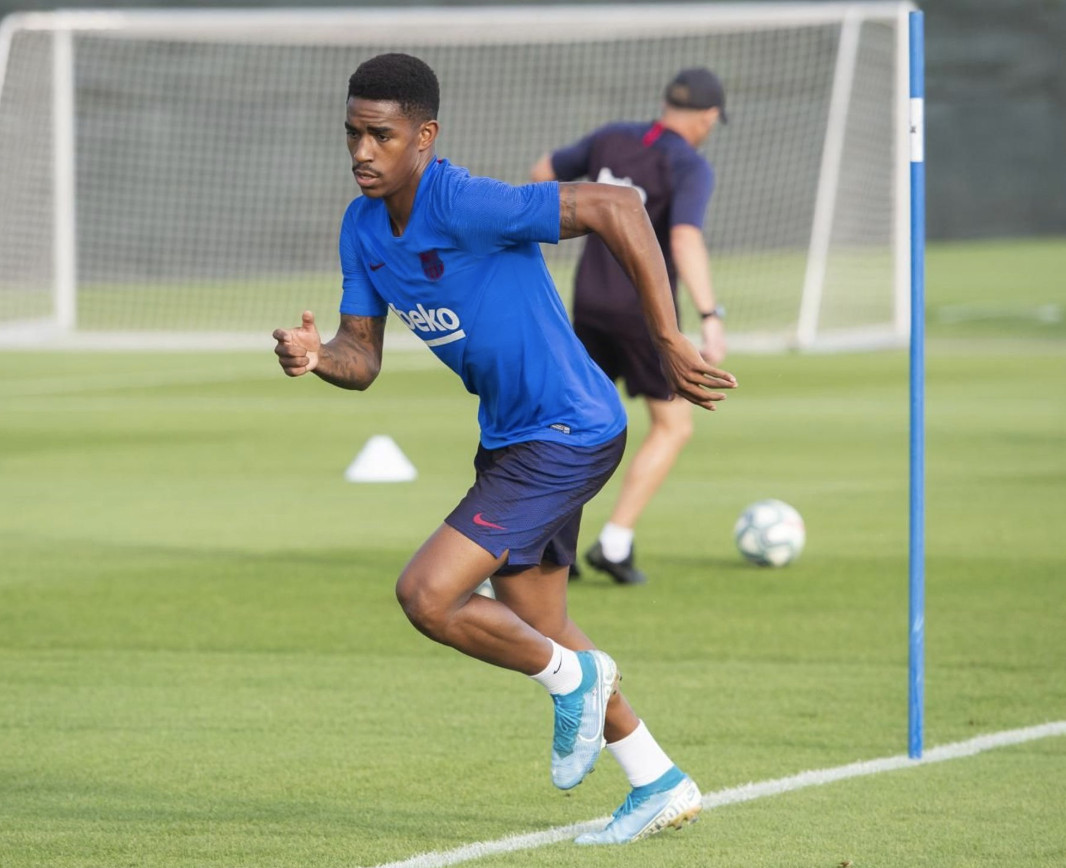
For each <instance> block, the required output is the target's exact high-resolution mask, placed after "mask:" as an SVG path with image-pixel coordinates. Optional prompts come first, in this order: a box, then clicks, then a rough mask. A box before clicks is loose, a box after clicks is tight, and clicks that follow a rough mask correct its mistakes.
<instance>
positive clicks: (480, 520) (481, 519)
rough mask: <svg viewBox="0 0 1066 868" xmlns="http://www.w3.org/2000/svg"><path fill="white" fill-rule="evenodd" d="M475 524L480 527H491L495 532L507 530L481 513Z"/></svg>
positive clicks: (475, 518)
mask: <svg viewBox="0 0 1066 868" xmlns="http://www.w3.org/2000/svg"><path fill="white" fill-rule="evenodd" d="M474 524H476V525H480V526H481V527H491V528H492V529H493V530H507V528H505V527H504V526H503V525H501V524H496V523H495V522H492V521H489V520H488V519H487V518H485V517H484V516H483V515H482V514H481V513H480V512H479V513H478V514H477V515H475V516H474Z"/></svg>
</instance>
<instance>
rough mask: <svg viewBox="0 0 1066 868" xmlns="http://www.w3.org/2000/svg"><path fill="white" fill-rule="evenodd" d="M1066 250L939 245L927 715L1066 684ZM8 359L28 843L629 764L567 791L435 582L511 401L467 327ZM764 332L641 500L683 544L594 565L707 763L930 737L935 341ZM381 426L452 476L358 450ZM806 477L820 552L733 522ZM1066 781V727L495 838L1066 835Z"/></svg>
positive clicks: (544, 814)
mask: <svg viewBox="0 0 1066 868" xmlns="http://www.w3.org/2000/svg"><path fill="white" fill-rule="evenodd" d="M1064 274H1066V244H1064V243H1063V242H1024V243H1021V242H1019V243H1003V244H981V245H978V244H963V245H944V246H936V247H933V248H932V249H931V250H930V258H929V267H928V278H929V280H928V295H929V338H930V340H929V358H928V380H927V402H928V407H927V432H928V453H927V495H928V498H927V530H928V541H927V627H926V643H927V647H926V667H927V671H926V720H925V724H926V729H925V744H926V747H927V748H932V747H935V746H937V745H942V744H947V743H952V742H956V741H960V740H964V739H968V738H971V737H973V736H976V735H981V734H988V733H996V732H1000V731H1003V730H1007V729H1013V728H1018V727H1025V726H1031V725H1036V724H1042V723H1046V722H1052V721H1061V720H1064V719H1066V587H1064V575H1066V554H1064V551H1063V546H1062V541H1061V540H1060V539H1059V534H1060V533H1063V528H1066V387H1064V384H1066V324H1064V322H1063V319H1062V311H1063V305H1064V304H1066V286H1064V284H1063V275H1064ZM297 305H298V302H297ZM1056 311H1057V312H1058V313H1057V314H1056ZM1056 316H1057V317H1058V318H1056ZM0 365H2V366H3V371H4V376H3V378H2V379H0V491H2V493H3V497H2V499H0V552H2V561H0V564H2V565H0V866H2V868H28V866H48V868H75V866H77V868H89V866H93V868H119V866H153V868H156V866H159V868H171V866H190V868H191V866H219V868H222V866H225V868H234V866H242V868H243V866H248V868H274V866H279V868H280V866H286V868H292V866H301V868H302V866H316V868H317V866H331V868H333V866H337V868H340V866H345V868H355V866H371V865H379V864H381V863H385V862H389V861H391V860H403V859H407V858H408V857H411V856H414V855H415V854H418V853H423V852H427V851H442V850H447V849H451V848H455V847H459V846H462V845H464V844H470V843H473V842H477V841H485V840H495V839H498V838H501V837H505V836H508V835H514V834H522V833H529V832H538V831H543V830H547V829H550V828H552V827H556V826H562V825H568V824H571V823H577V822H582V821H587V820H591V819H594V818H597V817H602V816H604V815H606V814H608V813H609V812H610V811H611V810H612V809H613V808H614V807H616V805H617V804H618V802H619V801H620V800H621V798H622V797H623V796H624V793H625V789H626V786H625V782H624V779H623V777H622V775H621V774H620V772H619V771H618V769H617V767H616V766H615V765H614V764H613V762H612V761H611V760H610V758H609V757H607V756H605V757H604V758H603V760H602V761H601V764H600V766H599V769H598V771H597V773H596V774H594V775H593V776H592V777H591V778H590V779H589V780H588V781H587V782H586V783H584V784H583V785H582V786H581V787H579V788H578V789H577V790H575V791H574V792H573V793H572V794H571V795H564V794H561V793H560V792H558V791H556V790H554V789H553V787H552V786H551V783H550V780H549V776H548V751H549V741H550V730H551V704H550V702H549V701H548V700H547V698H546V697H545V696H544V694H543V692H542V690H541V689H540V688H539V687H537V686H536V685H534V684H533V683H532V682H530V681H529V680H527V679H525V678H523V677H521V676H517V675H513V674H511V673H508V672H504V671H501V670H494V669H492V668H490V667H487V666H485V665H483V664H479V663H476V662H473V661H470V660H468V659H465V658H463V657H461V656H460V655H459V654H457V653H455V652H454V651H451V650H449V649H446V648H443V647H440V646H437V645H433V644H432V643H430V642H429V641H428V640H426V639H424V638H423V637H422V636H421V635H420V634H418V633H417V632H416V631H415V630H414V629H413V628H412V627H410V626H409V625H408V623H407V622H406V620H405V618H404V616H403V614H402V613H401V612H400V610H399V608H398V606H397V605H396V603H395V600H394V597H393V591H392V586H393V581H394V579H395V576H396V575H397V574H398V572H399V570H400V569H401V568H402V567H403V565H404V563H405V561H406V559H407V558H408V557H409V555H410V554H411V552H412V551H413V550H414V549H415V547H417V545H418V544H419V543H420V542H421V541H422V540H423V538H424V537H425V536H426V535H427V534H428V533H430V532H431V531H432V530H433V529H434V528H435V527H436V526H437V525H438V524H439V522H440V520H441V518H442V517H443V516H444V515H445V514H446V513H447V512H448V511H449V510H450V508H451V507H452V506H453V505H454V503H455V501H456V500H457V499H458V497H459V496H460V495H461V494H462V493H463V492H464V491H465V490H466V487H467V486H468V484H469V482H470V479H471V468H470V461H471V458H472V456H473V451H474V446H475V441H476V436H477V432H476V424H475V402H474V399H473V398H471V397H470V396H469V395H467V394H466V393H465V392H464V391H463V390H462V387H461V385H460V384H459V383H458V382H457V381H456V380H455V378H454V377H453V376H452V375H451V374H450V373H449V372H447V371H445V370H444V369H443V368H441V367H439V366H437V365H436V364H435V363H434V362H433V361H432V359H431V358H430V357H429V354H428V353H423V352H417V353H394V354H392V355H390V356H388V357H387V358H386V363H385V372H384V373H383V374H382V376H381V378H380V380H379V382H378V383H377V384H375V386H374V387H373V388H372V389H370V390H369V391H368V392H366V393H365V394H350V393H345V392H341V391H339V390H336V389H333V388H331V387H329V386H327V385H325V384H323V383H321V382H319V381H317V380H314V379H312V378H307V379H304V380H299V381H290V380H287V379H286V378H284V377H283V376H282V375H281V374H280V372H279V371H278V370H277V368H276V365H275V362H274V359H273V356H272V355H271V354H270V353H269V352H268V353H266V354H265V355H257V354H240V353H233V354H219V353H215V352H211V353H203V354H196V353H188V354H155V355H153V354H135V353H127V354H123V353H111V354H107V353H101V354H74V353H46V352H27V351H19V352H9V353H3V354H0ZM728 367H730V369H731V370H733V371H734V372H735V373H736V374H737V376H738V379H739V381H740V384H741V388H740V389H739V390H738V391H737V392H736V393H735V394H734V395H732V396H730V398H729V400H728V401H727V402H726V404H725V405H724V406H723V407H722V408H721V411H720V412H717V413H714V414H703V415H702V416H701V417H700V418H699V419H698V425H697V433H696V436H695V438H694V441H693V442H692V443H691V445H690V447H689V448H688V450H687V451H686V453H685V454H684V456H683V457H682V459H681V462H680V465H679V466H678V467H677V469H676V471H675V473H674V474H673V476H672V477H671V478H670V480H669V482H668V483H667V486H666V488H665V490H663V491H662V492H661V493H660V496H659V497H658V499H657V500H656V501H655V503H654V505H653V507H652V508H651V509H650V511H649V512H648V513H647V515H646V517H645V520H644V523H643V525H642V526H641V528H640V536H639V545H640V558H641V563H642V566H643V567H644V568H645V569H646V570H647V571H648V573H649V574H650V575H651V577H652V581H651V583H650V584H649V585H648V586H646V587H643V588H616V587H614V586H612V585H610V584H608V582H607V581H606V580H604V579H601V578H599V577H597V576H595V575H591V574H589V573H588V572H586V577H585V579H584V580H582V581H581V582H578V583H575V584H574V585H573V586H572V589H571V607H572V612H573V614H574V615H575V617H576V618H577V620H578V621H579V622H580V623H581V624H583V625H584V626H585V628H586V630H588V631H589V632H590V633H591V635H592V636H593V637H594V638H596V640H597V641H598V642H599V643H600V644H601V645H602V646H603V647H605V648H606V649H608V650H609V651H611V652H612V653H613V654H614V656H615V657H616V658H617V659H618V661H619V664H620V666H621V668H622V670H623V672H624V674H625V682H624V685H625V688H626V692H627V694H628V695H629V697H630V698H631V700H632V701H633V703H634V704H635V706H636V707H637V708H638V710H639V711H640V712H641V713H642V715H643V716H644V718H645V719H646V720H647V722H648V724H649V726H650V727H651V728H652V730H653V732H655V733H656V734H657V736H658V738H659V740H660V741H661V742H662V744H663V745H664V746H665V747H666V748H667V749H668V750H669V751H670V753H671V754H672V755H673V756H674V758H675V759H676V760H677V761H678V762H679V763H680V764H681V765H682V766H683V767H684V768H685V769H686V770H687V771H689V772H690V773H691V774H692V775H693V777H694V778H695V779H696V780H697V782H698V783H699V784H700V786H701V789H702V790H703V791H704V792H709V791H716V790H721V789H724V788H728V787H735V786H738V785H740V784H744V783H747V782H749V781H764V780H768V779H775V778H781V777H785V776H788V775H793V774H796V773H799V772H802V771H805V770H810V769H825V768H831V767H835V766H839V765H843V764H846V763H851V762H854V761H856V760H867V759H876V758H880V757H888V756H895V755H899V754H903V753H905V752H906V747H907V719H906V713H907V430H908V392H907V370H908V362H907V355H906V353H904V352H888V353H873V354H857V355H848V356H798V355H785V356H735V357H733V358H731V359H730V360H729V364H728ZM632 410H633V412H632V437H633V439H636V438H638V437H639V436H640V435H641V433H642V432H643V430H644V426H645V421H644V418H643V416H642V414H641V412H640V408H639V407H636V406H634V407H633V408H632ZM381 433H384V434H388V435H390V436H392V437H393V438H394V439H395V440H396V441H397V443H398V444H399V445H400V446H401V447H402V448H403V450H404V451H405V453H406V454H407V455H408V456H409V457H410V458H411V460H412V461H413V462H414V463H415V465H416V466H417V467H418V469H419V473H420V475H419V479H418V480H417V482H414V483H408V484H398V485H387V484H386V485H352V484H349V483H346V482H345V481H344V480H343V478H342V474H343V471H344V469H345V467H346V466H347V464H348V463H349V462H350V461H351V460H352V458H353V457H354V455H355V454H356V452H357V451H358V450H359V448H360V447H361V446H362V444H363V443H364V442H365V441H366V440H367V438H368V437H370V436H371V435H374V434H381ZM615 490H616V489H615V487H614V484H613V483H612V485H611V486H610V487H609V488H608V490H607V491H606V492H605V493H604V494H603V495H601V496H600V497H599V498H598V499H597V500H595V501H594V502H593V503H592V504H591V505H590V506H589V508H588V509H587V511H586V521H585V532H584V534H583V538H582V548H584V547H585V546H587V545H588V544H589V543H590V542H591V539H592V535H593V534H594V532H595V530H596V529H597V528H598V527H599V525H600V524H601V523H602V521H603V520H604V518H605V516H606V513H607V511H608V507H609V504H610V500H611V495H612V494H613V492H614V491H615ZM768 496H772V497H779V498H782V499H785V500H788V501H790V502H791V503H793V504H794V505H795V506H796V507H797V508H799V510H800V511H801V512H802V513H803V515H804V517H805V519H806V523H807V528H808V545H807V550H806V551H805V553H804V555H803V557H802V558H801V559H800V561H798V562H797V563H796V564H794V565H792V566H790V567H788V568H786V569H783V570H760V569H758V568H754V567H748V566H746V565H744V564H743V563H742V562H741V560H740V558H739V556H738V555H737V554H736V553H735V551H734V548H733V544H732V539H731V529H732V525H733V521H734V519H735V518H736V516H737V515H738V514H739V512H740V511H741V509H742V508H743V507H744V506H745V505H746V504H747V503H749V502H750V501H753V500H755V499H758V498H761V497H768ZM1064 804H1066V738H1047V739H1043V740H1038V741H1032V742H1029V743H1026V744H1022V745H1017V746H1014V747H1008V748H1002V749H997V750H993V751H990V752H986V753H982V754H980V755H977V756H974V757H970V758H965V759H958V760H953V761H951V762H945V763H941V764H937V765H929V766H921V767H917V768H910V769H905V770H901V771H895V772H889V773H885V774H879V775H874V776H870V777H863V778H858V779H853V780H848V781H842V782H839V783H834V784H829V785H826V786H821V787H813V788H808V789H803V790H799V791H796V792H792V793H788V794H785V795H779V796H775V797H770V798H763V799H760V800H758V801H753V802H748V803H743V804H736V805H732V806H728V807H723V808H719V809H716V810H714V811H709V812H705V813H704V816H703V818H702V820H701V822H699V823H698V824H696V825H695V826H693V827H692V828H690V829H686V830H685V831H684V832H682V833H679V834H674V833H668V834H664V835H661V836H658V837H657V838H654V839H651V840H649V841H647V842H644V843H642V844H639V845H635V846H633V847H629V848H623V849H621V850H619V849H609V850H606V851H605V850H593V851H589V850H586V849H578V848H576V847H574V846H573V845H571V844H569V843H560V844H553V845H550V846H545V847H540V848H537V849H530V850H522V851H518V852H514V853H510V854H507V855H494V856H491V857H489V858H485V859H482V860H480V861H478V862H475V863H473V864H476V865H491V866H545V868H547V866H553V868H554V866H564V868H566V866H612V868H614V866H622V868H626V866H639V868H658V866H665V868H681V866H686V868H687V866H711V868H719V866H721V868H725V866H730V868H735V866H745V868H763V866H765V868H786V866H797V868H798V866H811V868H837V866H842V865H850V866H854V868H924V866H930V868H944V866H949V868H1000V866H1004V865H1014V864H1020V865H1025V866H1027V868H1053V866H1054V868H1061V866H1062V865H1064V864H1066V815H1064V813H1063V809H1062V806H1063V805H1064Z"/></svg>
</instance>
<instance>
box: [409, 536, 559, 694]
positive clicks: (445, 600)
mask: <svg viewBox="0 0 1066 868" xmlns="http://www.w3.org/2000/svg"><path fill="white" fill-rule="evenodd" d="M504 560H505V558H503V557H501V558H496V557H493V556H492V555H491V554H490V553H489V552H487V551H486V550H485V549H483V548H482V547H481V546H479V545H478V544H477V543H475V542H473V541H471V540H469V539H467V538H466V537H465V536H463V535H462V534H461V533H459V531H457V530H455V529H454V528H452V527H450V526H448V525H446V524H443V525H441V526H440V527H439V528H438V529H437V530H436V531H435V532H434V533H433V535H432V536H431V537H430V538H429V539H428V540H426V542H425V543H423V545H422V547H421V548H420V549H419V550H418V551H417V552H415V555H414V557H412V558H411V560H410V562H409V563H408V564H407V566H406V567H404V570H403V572H402V573H401V574H400V578H399V579H398V580H397V582H396V597H397V599H398V600H399V601H400V606H401V607H402V608H403V611H404V614H406V615H407V617H408V619H409V620H410V621H411V623H412V624H414V626H415V627H417V628H418V630H419V631H421V632H422V633H424V634H425V635H426V636H428V637H429V638H430V639H433V640H434V641H436V642H440V643H441V644H443V645H450V646H451V647H452V648H455V649H456V650H458V651H461V652H462V653H463V654H466V655H468V656H470V657H476V658H477V659H478V660H483V661H485V662H486V663H491V664H493V665H494V666H501V667H503V668H505V669H513V670H515V671H516V672H522V673H524V674H525V675H533V674H534V673H537V672H539V671H540V670H542V669H543V668H544V667H545V666H546V665H547V664H548V661H549V660H550V659H551V656H552V647H551V642H550V641H549V640H548V639H547V638H546V637H545V636H544V635H543V634H541V633H538V632H537V631H536V630H535V629H533V628H532V627H531V626H529V624H527V623H526V622H525V621H523V620H522V619H521V618H519V617H518V616H517V615H515V613H514V612H513V611H511V609H509V608H508V607H507V606H506V605H504V604H503V603H501V602H498V601H496V600H490V599H488V598H486V597H482V596H480V595H478V594H474V593H473V591H474V590H475V589H476V588H477V586H478V585H480V584H481V582H483V581H484V580H485V579H486V578H487V577H488V576H491V575H492V574H493V573H494V572H495V571H496V570H497V569H498V568H499V567H500V566H501V565H502V564H503V563H504Z"/></svg>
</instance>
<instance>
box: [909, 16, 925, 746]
mask: <svg viewBox="0 0 1066 868" xmlns="http://www.w3.org/2000/svg"><path fill="white" fill-rule="evenodd" d="M909 18H910V67H911V71H910V82H911V87H910V91H911V101H910V151H911V352H910V365H911V368H910V395H911V415H910V564H909V577H910V613H909V614H910V664H909V667H908V668H909V673H908V675H909V691H908V697H907V704H908V714H907V720H908V741H907V754H908V756H910V758H911V759H920V758H921V756H922V719H923V716H924V707H925V121H924V116H925V36H924V29H923V17H922V13H921V12H920V11H919V12H911V13H910V15H909Z"/></svg>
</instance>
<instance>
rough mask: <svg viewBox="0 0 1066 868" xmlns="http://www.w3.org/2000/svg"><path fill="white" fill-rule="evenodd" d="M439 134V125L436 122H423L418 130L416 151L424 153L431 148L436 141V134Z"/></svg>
mask: <svg viewBox="0 0 1066 868" xmlns="http://www.w3.org/2000/svg"><path fill="white" fill-rule="evenodd" d="M438 132H440V124H438V123H437V122H436V121H423V122H422V125H421V126H420V127H419V128H418V149H419V150H420V151H425V150H428V149H430V148H432V147H433V143H434V142H435V141H437V133H438Z"/></svg>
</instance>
